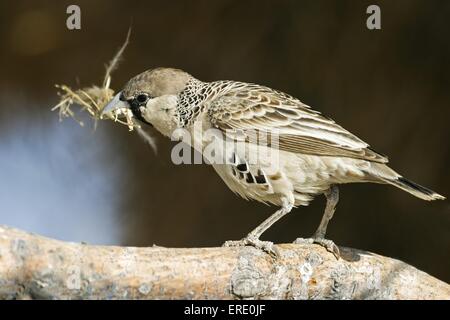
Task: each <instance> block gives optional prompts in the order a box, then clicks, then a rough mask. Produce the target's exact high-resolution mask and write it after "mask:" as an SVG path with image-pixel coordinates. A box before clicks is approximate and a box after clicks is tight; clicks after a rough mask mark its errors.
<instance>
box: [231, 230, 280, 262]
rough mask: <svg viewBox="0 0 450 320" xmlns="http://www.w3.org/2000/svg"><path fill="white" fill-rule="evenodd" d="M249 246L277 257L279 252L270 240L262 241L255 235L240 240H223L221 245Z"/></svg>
mask: <svg viewBox="0 0 450 320" xmlns="http://www.w3.org/2000/svg"><path fill="white" fill-rule="evenodd" d="M245 246H251V247H254V248H256V249H260V250H262V251H264V252H266V253H268V254H270V255H271V256H274V257H278V256H279V252H278V250H277V249H276V247H275V246H274V244H273V242H271V241H262V240H259V239H258V238H256V237H252V236H250V235H249V236H247V237H245V238H244V239H242V240H229V241H225V243H224V244H223V245H222V247H245Z"/></svg>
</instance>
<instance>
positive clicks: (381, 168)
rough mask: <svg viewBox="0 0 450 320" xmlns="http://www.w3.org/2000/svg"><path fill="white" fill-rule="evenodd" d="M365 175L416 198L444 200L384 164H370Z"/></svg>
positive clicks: (442, 197)
mask: <svg viewBox="0 0 450 320" xmlns="http://www.w3.org/2000/svg"><path fill="white" fill-rule="evenodd" d="M367 173H368V174H369V175H370V177H371V178H372V179H373V178H375V179H377V180H378V182H382V183H383V182H384V183H388V184H391V185H393V186H396V187H397V188H400V189H402V190H404V191H406V192H409V193H410V194H412V195H413V196H416V197H417V198H420V199H423V200H427V201H432V200H444V199H445V197H444V196H442V195H440V194H438V193H436V192H434V191H433V190H431V189H428V188H426V187H423V186H421V185H419V184H417V183H415V182H412V181H411V180H408V179H406V178H404V177H402V176H401V175H399V174H398V173H397V172H395V171H394V170H392V169H391V168H389V167H388V166H387V165H385V164H382V163H373V162H372V163H371V167H370V170H368V172H367Z"/></svg>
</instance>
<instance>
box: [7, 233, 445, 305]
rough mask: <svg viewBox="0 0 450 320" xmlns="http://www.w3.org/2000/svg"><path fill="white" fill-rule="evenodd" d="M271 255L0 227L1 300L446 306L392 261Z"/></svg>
mask: <svg viewBox="0 0 450 320" xmlns="http://www.w3.org/2000/svg"><path fill="white" fill-rule="evenodd" d="M277 249H278V250H279V252H280V257H278V258H273V257H271V256H270V255H268V254H266V253H264V252H261V251H259V250H257V249H255V248H252V247H244V248H195V249H175V248H162V247H152V248H134V247H114V246H91V245H85V244H78V243H70V242H62V241H57V240H52V239H48V238H45V237H42V236H38V235H34V234H31V233H28V232H24V231H20V230H17V229H12V228H9V227H6V226H0V298H1V299H239V298H250V299H450V286H449V285H448V284H446V283H444V282H442V281H440V280H437V279H435V278H433V277H432V276H430V275H428V274H426V273H424V272H422V271H419V270H417V269H415V268H414V267H411V266H409V265H407V264H405V263H403V262H401V261H398V260H395V259H391V258H386V257H382V256H379V255H376V254H373V253H369V252H363V251H359V250H355V249H349V248H341V255H342V258H341V259H339V260H336V258H335V257H334V256H333V254H331V253H329V252H327V251H325V249H323V248H322V247H320V246H318V245H310V244H282V245H277Z"/></svg>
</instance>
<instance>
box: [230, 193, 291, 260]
mask: <svg viewBox="0 0 450 320" xmlns="http://www.w3.org/2000/svg"><path fill="white" fill-rule="evenodd" d="M292 207H293V205H292V204H290V203H288V202H287V201H283V206H282V207H281V209H279V210H278V211H276V212H275V213H274V214H272V215H271V216H270V217H269V218H267V219H266V220H264V221H263V222H262V223H261V224H260V225H259V226H257V227H256V228H255V229H254V230H253V231H252V232H250V233H249V234H248V235H247V236H246V237H245V238H244V239H242V240H238V241H234V240H231V241H226V242H225V243H224V244H223V246H224V247H241V246H253V247H255V248H258V249H261V250H264V251H266V252H267V253H270V254H274V255H277V252H276V251H275V250H274V248H273V242H271V241H261V240H260V239H259V237H260V236H261V235H262V234H263V233H264V232H265V231H266V230H267V229H269V228H270V227H271V226H272V225H273V224H274V223H275V222H277V221H278V220H280V219H281V218H282V217H283V216H285V215H286V214H288V213H289V212H290V211H291V210H292Z"/></svg>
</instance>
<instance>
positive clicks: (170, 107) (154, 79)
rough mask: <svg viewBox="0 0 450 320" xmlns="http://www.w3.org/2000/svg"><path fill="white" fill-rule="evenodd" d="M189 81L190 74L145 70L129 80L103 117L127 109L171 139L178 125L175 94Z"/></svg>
mask: <svg viewBox="0 0 450 320" xmlns="http://www.w3.org/2000/svg"><path fill="white" fill-rule="evenodd" d="M190 79H192V76H191V75H189V74H188V73H186V72H184V71H182V70H179V69H171V68H157V69H151V70H147V71H145V72H143V73H141V74H139V75H137V76H135V77H134V78H132V79H131V80H129V81H128V83H127V84H126V85H125V86H124V87H123V89H122V91H120V92H119V93H117V95H116V96H115V97H114V98H113V99H112V100H111V101H110V102H109V103H108V105H107V106H106V107H105V108H104V109H103V111H102V114H107V113H111V112H113V111H114V110H117V109H120V108H128V109H130V110H131V111H132V113H133V115H134V117H135V118H137V119H139V120H140V121H142V122H144V123H146V124H149V125H152V126H154V127H155V128H156V129H157V130H158V131H160V132H161V133H162V134H164V135H167V136H170V134H171V133H172V131H173V130H174V129H175V128H176V126H177V121H176V119H177V118H176V112H177V109H176V108H177V105H178V95H179V93H180V92H182V91H183V90H184V89H185V87H186V84H187V82H188V81H189V80H190Z"/></svg>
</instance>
